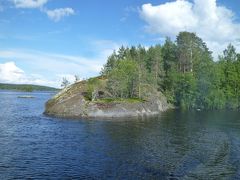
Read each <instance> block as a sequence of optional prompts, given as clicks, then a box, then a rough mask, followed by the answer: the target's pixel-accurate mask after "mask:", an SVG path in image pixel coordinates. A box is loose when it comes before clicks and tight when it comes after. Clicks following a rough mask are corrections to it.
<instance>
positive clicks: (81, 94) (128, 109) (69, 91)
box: [44, 81, 171, 118]
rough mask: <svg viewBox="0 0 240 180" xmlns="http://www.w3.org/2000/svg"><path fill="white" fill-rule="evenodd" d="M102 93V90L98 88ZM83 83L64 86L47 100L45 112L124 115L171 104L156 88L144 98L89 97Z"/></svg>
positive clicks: (78, 115) (148, 113)
mask: <svg viewBox="0 0 240 180" xmlns="http://www.w3.org/2000/svg"><path fill="white" fill-rule="evenodd" d="M100 92H101V93H102V94H103V92H104V91H100ZM85 94H86V83H85V82H83V81H82V82H78V83H75V84H73V85H71V86H70V87H68V88H65V89H64V90H62V91H61V92H59V93H58V94H57V95H56V96H54V97H53V98H52V99H50V100H49V101H48V102H47V103H46V108H45V112H44V113H45V114H46V115H50V116H56V117H62V118H123V117H142V116H151V115H157V114H159V113H160V112H163V111H166V110H167V109H169V108H171V106H170V105H169V104H168V103H167V101H166V98H165V97H164V96H163V95H161V93H159V92H156V93H155V94H154V96H148V97H147V98H146V100H144V101H133V102H131V101H124V100H123V101H111V102H105V101H101V100H95V101H89V100H87V99H86V97H85Z"/></svg>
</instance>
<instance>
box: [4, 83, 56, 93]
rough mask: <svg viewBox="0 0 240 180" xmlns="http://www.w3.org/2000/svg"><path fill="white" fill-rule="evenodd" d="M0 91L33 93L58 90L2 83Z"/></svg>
mask: <svg viewBox="0 0 240 180" xmlns="http://www.w3.org/2000/svg"><path fill="white" fill-rule="evenodd" d="M0 90H13V91H23V92H33V91H58V90H59V89H56V88H52V87H47V86H38V85H31V84H3V83H0Z"/></svg>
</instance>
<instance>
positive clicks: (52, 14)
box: [43, 8, 75, 22]
mask: <svg viewBox="0 0 240 180" xmlns="http://www.w3.org/2000/svg"><path fill="white" fill-rule="evenodd" d="M43 12H45V13H46V14H47V16H48V17H49V18H50V19H51V20H53V21H55V22H58V21H60V20H61V19H62V18H64V17H67V16H70V15H74V13H75V12H74V10H73V9H72V8H59V9H54V10H46V9H45V10H43Z"/></svg>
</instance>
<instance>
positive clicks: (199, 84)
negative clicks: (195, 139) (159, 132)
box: [45, 32, 240, 118]
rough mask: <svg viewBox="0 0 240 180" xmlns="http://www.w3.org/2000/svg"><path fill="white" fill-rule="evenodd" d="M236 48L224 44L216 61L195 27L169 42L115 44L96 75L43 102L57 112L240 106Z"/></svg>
mask: <svg viewBox="0 0 240 180" xmlns="http://www.w3.org/2000/svg"><path fill="white" fill-rule="evenodd" d="M239 89H240V54H239V53H237V52H236V48H235V47H234V46H233V45H232V44H229V45H228V47H227V48H226V49H225V50H224V52H223V54H222V55H219V60H218V61H215V59H214V57H213V56H212V52H211V51H209V49H208V47H207V45H206V43H205V42H204V41H203V40H202V39H201V38H200V37H198V36H197V35H196V34H195V33H191V32H180V33H179V34H178V36H177V37H176V41H175V42H173V41H172V40H171V39H170V38H166V40H165V43H164V44H162V45H160V44H157V45H155V46H151V47H144V46H141V45H139V46H132V47H124V46H122V47H121V48H119V50H118V51H114V52H113V53H112V54H111V55H110V56H109V57H108V59H107V63H106V64H105V65H104V67H103V69H102V71H101V73H100V76H98V77H95V78H90V79H88V80H84V81H80V82H77V83H75V84H72V85H70V86H67V87H66V88H64V89H63V90H62V91H61V92H59V93H58V94H57V95H56V96H54V97H53V98H52V99H50V100H49V101H48V102H47V103H46V109H45V114H47V115H52V116H58V117H66V118H69V117H74V118H81V117H84V118H88V117H90V118H91V117H97V118H98V117H104V118H105V117H106V118H108V117H112V118H115V117H143V116H150V115H156V114H159V113H161V112H163V111H166V110H168V109H171V108H179V109H181V110H196V111H201V110H216V109H235V110H239V109H240V91H239Z"/></svg>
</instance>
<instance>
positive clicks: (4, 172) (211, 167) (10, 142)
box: [0, 92, 240, 179]
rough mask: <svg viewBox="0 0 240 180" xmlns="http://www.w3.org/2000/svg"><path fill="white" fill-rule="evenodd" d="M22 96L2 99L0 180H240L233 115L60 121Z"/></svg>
mask: <svg viewBox="0 0 240 180" xmlns="http://www.w3.org/2000/svg"><path fill="white" fill-rule="evenodd" d="M25 94H26V93H16V92H0V179H14V178H16V179H26V178H33V179H82V178H87V179H139V178H143V179H240V113H238V112H188V113H183V112H179V111H171V112H167V113H164V114H162V115H161V116H159V117H158V118H152V119H145V120H132V119H125V120H124V121H115V122H113V121H104V119H99V120H97V121H86V120H62V119H56V118H50V117H46V116H44V115H42V112H43V110H44V103H45V102H46V101H47V99H49V98H50V97H51V94H49V93H33V94H32V95H33V96H35V97H36V98H34V99H19V98H17V97H18V96H19V95H25Z"/></svg>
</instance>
